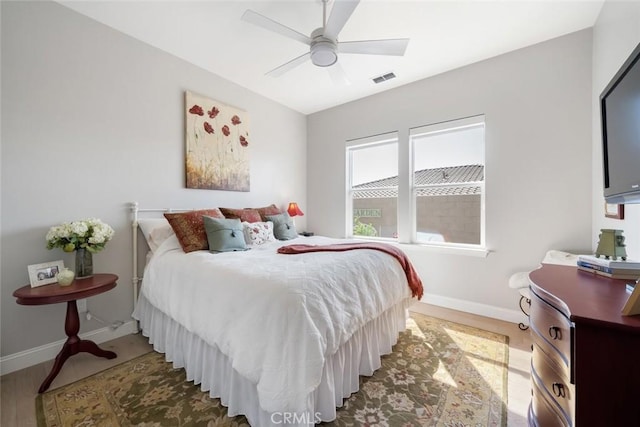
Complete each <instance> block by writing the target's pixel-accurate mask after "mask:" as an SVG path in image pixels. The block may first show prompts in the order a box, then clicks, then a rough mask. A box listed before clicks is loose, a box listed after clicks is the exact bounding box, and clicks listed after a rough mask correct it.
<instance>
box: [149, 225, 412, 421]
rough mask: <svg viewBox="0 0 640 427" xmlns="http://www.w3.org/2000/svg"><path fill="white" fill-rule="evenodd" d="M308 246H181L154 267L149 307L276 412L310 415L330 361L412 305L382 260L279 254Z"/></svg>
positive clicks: (165, 250) (168, 245) (169, 246)
mask: <svg viewBox="0 0 640 427" xmlns="http://www.w3.org/2000/svg"><path fill="white" fill-rule="evenodd" d="M337 242H340V241H339V240H335V239H329V238H326V237H319V236H316V237H307V238H304V237H303V238H298V239H294V240H289V241H287V242H273V243H267V244H265V245H261V246H257V247H255V248H253V249H251V250H249V251H246V252H228V253H220V254H212V253H209V252H206V251H198V252H191V253H188V254H185V253H184V252H183V251H182V249H181V248H180V245H179V243H178V241H177V238H176V237H175V235H174V236H172V237H171V238H169V239H168V240H167V241H165V242H164V243H163V244H162V245H161V246H160V247H159V248H158V250H157V251H156V253H155V255H154V256H153V257H152V258H151V260H150V261H149V263H148V265H147V267H146V269H145V274H144V279H143V281H142V290H141V292H142V293H143V294H144V296H145V297H146V298H147V299H148V301H149V302H150V303H151V304H152V305H154V306H155V307H156V308H158V309H159V310H161V311H163V312H164V313H165V314H167V315H169V316H170V317H172V318H173V319H174V320H176V321H177V322H178V323H180V324H181V325H182V326H184V327H185V328H186V329H188V330H189V331H191V332H193V333H195V334H197V335H198V336H200V337H201V338H202V339H203V340H204V341H206V342H207V343H208V344H209V345H212V346H216V347H217V348H218V349H219V350H220V351H221V352H222V353H224V354H225V355H227V356H228V357H229V358H230V359H231V360H232V361H233V367H234V369H235V370H236V371H237V372H238V373H240V374H241V375H243V376H244V377H246V378H247V379H249V380H250V381H252V382H253V383H255V384H256V385H257V390H258V397H259V400H260V406H261V408H262V409H263V410H265V411H268V412H275V411H291V412H295V411H301V410H304V408H306V405H307V400H308V397H309V394H310V393H311V392H313V391H314V389H315V388H316V387H317V386H318V384H319V383H320V379H321V375H322V369H323V365H324V361H325V357H327V356H329V355H332V354H334V353H335V352H336V351H337V349H338V347H339V346H341V345H342V344H343V343H344V342H346V341H347V340H348V339H349V338H350V337H351V335H352V334H353V333H354V331H356V330H357V329H359V328H360V327H362V326H363V325H364V324H365V323H367V322H369V321H370V320H372V319H374V318H375V317H377V316H378V315H380V314H381V313H382V312H383V311H385V310H386V309H388V308H390V307H391V306H392V305H394V304H396V303H398V302H400V301H402V300H404V299H407V298H410V297H411V291H410V289H409V287H408V285H407V279H406V277H405V274H404V272H403V270H402V268H401V267H400V264H399V263H398V261H396V260H395V258H393V257H391V256H390V255H387V254H385V253H382V252H379V251H375V250H368V249H367V250H355V251H347V252H320V253H308V254H299V255H283V254H278V253H276V250H277V248H278V247H280V246H284V245H287V244H294V243H307V244H330V243H337Z"/></svg>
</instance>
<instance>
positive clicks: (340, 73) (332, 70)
mask: <svg viewBox="0 0 640 427" xmlns="http://www.w3.org/2000/svg"><path fill="white" fill-rule="evenodd" d="M327 71H329V77H331V80H333V83H334V84H335V85H336V86H347V85H350V84H351V82H350V81H349V77H347V73H345V72H344V68H342V65H340V62H336V63H335V64H333V65H332V66H330V67H327Z"/></svg>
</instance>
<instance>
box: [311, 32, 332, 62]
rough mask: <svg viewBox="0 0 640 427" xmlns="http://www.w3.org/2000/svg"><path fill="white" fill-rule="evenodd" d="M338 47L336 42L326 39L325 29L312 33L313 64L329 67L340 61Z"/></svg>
mask: <svg viewBox="0 0 640 427" xmlns="http://www.w3.org/2000/svg"><path fill="white" fill-rule="evenodd" d="M337 50H338V45H337V43H336V42H335V41H333V40H331V39H328V38H326V37H324V35H323V28H317V29H316V30H314V31H313V33H311V62H313V64H314V65H317V66H318V67H329V66H331V65H333V64H335V63H336V61H337V60H338V53H337Z"/></svg>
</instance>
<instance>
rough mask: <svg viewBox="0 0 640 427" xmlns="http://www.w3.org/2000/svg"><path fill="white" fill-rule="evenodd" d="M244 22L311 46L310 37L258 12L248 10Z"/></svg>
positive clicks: (243, 18) (244, 15)
mask: <svg viewBox="0 0 640 427" xmlns="http://www.w3.org/2000/svg"><path fill="white" fill-rule="evenodd" d="M242 20H243V21H246V22H250V23H252V24H254V25H257V26H258V27H262V28H264V29H265V30H269V31H273V32H274V33H278V34H280V35H281V36H285V37H288V38H290V39H293V40H297V41H299V42H301V43H304V44H306V45H310V44H311V39H310V38H309V36H305V35H304V34H302V33H299V32H297V31H296V30H294V29H292V28H289V27H287V26H285V25H282V24H281V23H279V22H276V21H274V20H273V19H271V18H267V17H266V16H264V15H260V14H259V13H258V12H254V11H253V10H251V9H247V10H246V11H245V12H244V13H243V14H242Z"/></svg>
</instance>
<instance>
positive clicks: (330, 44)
mask: <svg viewBox="0 0 640 427" xmlns="http://www.w3.org/2000/svg"><path fill="white" fill-rule="evenodd" d="M328 1H329V0H322V27H320V28H316V29H315V30H313V31H312V32H311V35H310V36H306V35H304V34H302V33H300V32H298V31H296V30H294V29H292V28H289V27H287V26H285V25H282V24H280V23H279V22H276V21H274V20H273V19H271V18H267V17H266V16H264V15H261V14H259V13H258V12H254V11H253V10H251V9H247V10H246V11H245V12H244V14H243V15H242V20H244V21H246V22H250V23H252V24H254V25H257V26H259V27H262V28H264V29H266V30H269V31H273V32H275V33H278V34H280V35H282V36H285V37H288V38H290V39H293V40H297V41H299V42H301V43H304V44H306V45H307V46H309V52H307V53H304V54H302V55H300V56H298V57H297V58H294V59H292V60H291V61H289V62H286V63H284V64H282V65H280V66H279V67H276V68H274V69H273V70H271V71H269V72H268V73H266V74H267V75H268V76H271V77H279V76H281V75H283V74H284V73H286V72H287V71H290V70H292V69H293V68H295V67H297V66H298V65H300V64H302V63H304V62H306V61H308V60H311V62H312V63H313V64H314V65H316V66H318V67H328V70H329V72H330V74H331V77H332V78H333V79H334V80H335V81H337V82H342V83H347V82H348V81H347V79H346V75H345V74H344V71H343V70H342V68H341V67H340V66H339V64H338V63H337V61H338V54H339V53H340V54H342V53H358V54H368V55H392V56H403V55H404V52H405V50H406V49H407V45H408V44H409V39H384V40H361V41H348V42H342V41H338V35H339V34H340V31H341V30H342V28H343V27H344V26H345V24H346V23H347V21H348V20H349V17H351V14H352V13H353V11H354V10H355V8H356V7H357V6H358V3H359V2H360V0H333V7H332V8H331V14H330V16H329V19H327V3H328Z"/></svg>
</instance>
